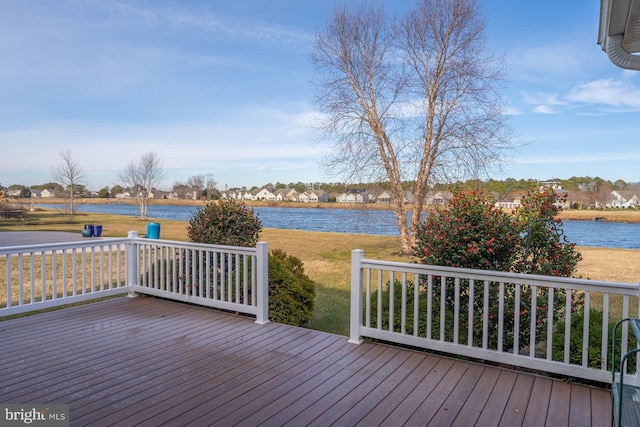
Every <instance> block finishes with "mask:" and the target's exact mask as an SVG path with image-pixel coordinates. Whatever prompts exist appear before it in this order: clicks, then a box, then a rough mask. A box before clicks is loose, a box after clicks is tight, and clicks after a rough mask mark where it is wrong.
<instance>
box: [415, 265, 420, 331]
mask: <svg viewBox="0 0 640 427" xmlns="http://www.w3.org/2000/svg"><path fill="white" fill-rule="evenodd" d="M419 319H420V275H419V274H418V273H415V274H414V276H413V336H414V337H417V336H418V335H419V322H418V320H419Z"/></svg>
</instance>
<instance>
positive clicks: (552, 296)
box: [547, 288, 556, 360]
mask: <svg viewBox="0 0 640 427" xmlns="http://www.w3.org/2000/svg"><path fill="white" fill-rule="evenodd" d="M555 301H556V299H555V288H549V299H548V300H547V360H551V359H552V358H553V326H554V319H553V313H554V312H555V307H556V303H555Z"/></svg>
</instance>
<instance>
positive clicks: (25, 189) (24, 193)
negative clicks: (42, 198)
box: [20, 187, 31, 199]
mask: <svg viewBox="0 0 640 427" xmlns="http://www.w3.org/2000/svg"><path fill="white" fill-rule="evenodd" d="M30 197H31V190H30V189H29V187H22V190H20V198H21V199H28V198H30Z"/></svg>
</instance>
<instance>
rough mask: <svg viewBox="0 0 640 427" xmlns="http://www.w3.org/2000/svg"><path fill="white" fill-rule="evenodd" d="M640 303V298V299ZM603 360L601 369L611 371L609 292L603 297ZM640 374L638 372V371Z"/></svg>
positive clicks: (601, 354) (639, 300) (601, 355)
mask: <svg viewBox="0 0 640 427" xmlns="http://www.w3.org/2000/svg"><path fill="white" fill-rule="evenodd" d="M638 302H639V303H640V298H639V299H638ZM600 357H601V359H602V364H601V365H600V368H601V369H604V370H607V369H609V364H608V360H609V292H605V293H604V295H602V346H601V349H600ZM636 372H638V371H636Z"/></svg>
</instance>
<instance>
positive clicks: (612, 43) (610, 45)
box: [605, 34, 640, 71]
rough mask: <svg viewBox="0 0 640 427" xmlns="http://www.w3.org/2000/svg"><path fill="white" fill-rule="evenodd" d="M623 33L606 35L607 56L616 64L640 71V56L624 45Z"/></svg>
mask: <svg viewBox="0 0 640 427" xmlns="http://www.w3.org/2000/svg"><path fill="white" fill-rule="evenodd" d="M622 38H623V36H622V34H616V35H613V36H607V37H606V47H605V50H606V51H607V56H608V57H609V59H610V60H611V62H613V63H614V64H615V65H617V66H618V67H620V68H624V69H626V70H638V71H640V56H638V55H633V54H631V53H629V52H627V51H626V50H624V47H622Z"/></svg>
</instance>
